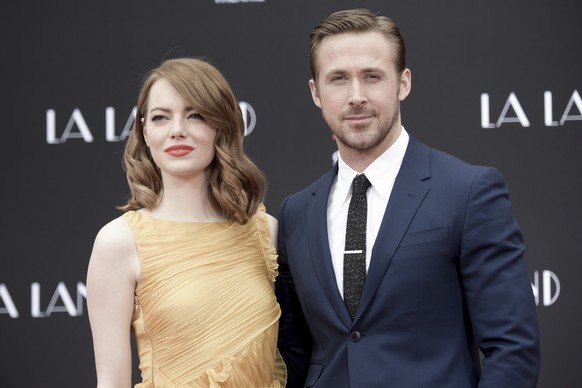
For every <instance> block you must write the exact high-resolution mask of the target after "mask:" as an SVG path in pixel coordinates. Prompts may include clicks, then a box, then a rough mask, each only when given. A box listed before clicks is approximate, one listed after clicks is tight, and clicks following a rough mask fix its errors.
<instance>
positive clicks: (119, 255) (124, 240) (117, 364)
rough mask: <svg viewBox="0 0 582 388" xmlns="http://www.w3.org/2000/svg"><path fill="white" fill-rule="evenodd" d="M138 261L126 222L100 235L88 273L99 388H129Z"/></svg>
mask: <svg viewBox="0 0 582 388" xmlns="http://www.w3.org/2000/svg"><path fill="white" fill-rule="evenodd" d="M138 278H139V258H138V254H137V249H136V247H135V241H134V238H133V234H132V232H131V229H130V227H129V225H128V224H127V222H126V221H125V220H124V219H121V218H118V219H115V220H113V221H111V222H110V223H108V224H107V225H105V226H104V227H103V228H102V229H101V230H100V231H99V233H98V234H97V237H96V238H95V244H94V245H93V252H92V254H91V259H90V261H89V268H88V271H87V308H88V312H89V322H90V324H91V332H92V335H93V347H94V351H95V366H96V369H97V387H98V388H128V387H130V386H131V384H132V381H131V377H132V366H131V360H132V358H131V341H130V335H131V330H130V327H131V319H132V315H133V309H134V292H135V286H136V284H137V281H138V280H139V279H138Z"/></svg>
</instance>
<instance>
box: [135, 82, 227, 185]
mask: <svg viewBox="0 0 582 388" xmlns="http://www.w3.org/2000/svg"><path fill="white" fill-rule="evenodd" d="M144 138H145V141H146V143H147V145H148V147H149V149H150V153H151V155H152V157H153V159H154V162H155V163H156V165H157V166H158V167H159V169H160V170H161V172H162V180H163V181H164V182H167V180H168V178H170V177H176V178H179V179H180V180H189V179H193V178H196V177H204V176H205V173H206V169H207V168H208V166H209V165H210V163H211V162H212V160H213V159H214V154H215V147H214V140H215V138H216V128H213V127H212V126H210V125H209V124H208V123H207V122H206V121H205V119H204V118H203V117H202V116H200V114H198V112H196V111H195V110H194V108H193V107H192V106H190V104H189V103H188V102H187V101H186V100H185V99H184V98H183V97H182V96H181V95H180V94H179V93H178V91H177V90H176V89H175V88H174V87H173V86H172V84H171V83H170V82H169V81H168V80H167V79H165V78H160V79H158V80H157V81H155V82H154V84H153V85H152V87H151V89H150V92H149V97H148V106H147V110H146V114H145V119H144Z"/></svg>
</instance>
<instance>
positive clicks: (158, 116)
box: [152, 115, 165, 121]
mask: <svg viewBox="0 0 582 388" xmlns="http://www.w3.org/2000/svg"><path fill="white" fill-rule="evenodd" d="M164 119H165V117H164V116H162V115H155V116H152V121H160V120H164Z"/></svg>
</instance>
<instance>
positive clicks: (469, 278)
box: [459, 168, 540, 388]
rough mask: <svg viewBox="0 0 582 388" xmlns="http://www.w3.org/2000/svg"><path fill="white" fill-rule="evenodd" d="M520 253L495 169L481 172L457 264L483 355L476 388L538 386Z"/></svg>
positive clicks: (530, 302)
mask: <svg viewBox="0 0 582 388" xmlns="http://www.w3.org/2000/svg"><path fill="white" fill-rule="evenodd" d="M524 251H525V248H524V245H523V240H522V236H521V232H520V230H519V226H518V224H517V222H516V220H515V219H514V217H513V215H512V210H511V204H510V201H509V193H508V190H507V186H506V184H505V181H504V179H503V177H502V176H501V174H500V173H499V172H498V171H497V170H496V169H493V168H486V169H483V170H482V171H481V172H480V173H479V174H478V175H477V176H476V177H475V179H474V182H473V185H472V188H471V192H470V195H469V198H468V202H467V208H466V218H465V222H464V226H463V235H462V241H461V251H460V263H459V265H460V271H461V276H462V282H463V288H464V292H465V298H466V301H467V308H468V310H469V313H470V316H471V321H472V324H473V329H474V332H475V336H476V339H477V342H478V344H479V348H480V350H481V352H482V353H483V355H484V359H483V373H482V376H481V379H480V383H479V387H480V388H486V387H487V388H501V387H523V388H525V387H532V388H535V386H536V383H537V378H538V373H539V365H540V350H539V334H538V324H537V317H536V309H535V302H534V298H533V292H532V289H531V283H530V280H529V275H528V272H527V269H526V265H525V262H524V258H523V256H524Z"/></svg>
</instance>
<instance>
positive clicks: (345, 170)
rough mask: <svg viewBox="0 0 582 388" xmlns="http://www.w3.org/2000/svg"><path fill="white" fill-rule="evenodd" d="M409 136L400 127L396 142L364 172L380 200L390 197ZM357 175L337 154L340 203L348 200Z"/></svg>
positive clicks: (337, 187) (337, 185) (337, 183)
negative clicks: (341, 199)
mask: <svg viewBox="0 0 582 388" xmlns="http://www.w3.org/2000/svg"><path fill="white" fill-rule="evenodd" d="M408 140H409V135H408V133H407V132H406V130H405V129H404V127H402V131H401V132H400V136H398V139H396V142H394V144H392V146H390V148H388V149H387V150H386V151H384V153H382V155H380V156H379V157H378V158H376V160H374V161H373V162H372V163H371V164H370V165H369V166H368V167H367V168H366V169H365V170H364V171H363V173H364V174H366V177H367V178H368V180H369V181H370V183H371V184H372V187H371V189H372V190H376V192H377V193H378V195H379V196H380V197H381V198H382V199H384V200H385V199H386V198H387V197H388V195H390V191H391V188H392V186H393V182H394V179H396V175H397V174H398V171H399V170H400V166H401V165H402V160H403V159H404V154H405V153H406V148H407V147H408ZM357 174H358V172H357V171H355V170H353V169H352V168H351V167H350V166H348V165H347V164H346V162H344V161H343V159H342V156H341V154H340V153H339V152H338V176H337V182H336V188H335V189H336V190H337V192H338V195H339V198H343V201H342V203H345V201H347V200H348V198H349V196H350V193H351V186H352V181H353V180H354V178H355V177H356V175H357Z"/></svg>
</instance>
